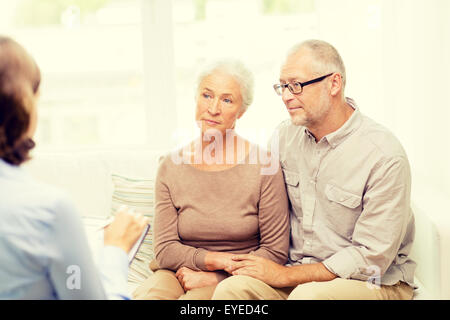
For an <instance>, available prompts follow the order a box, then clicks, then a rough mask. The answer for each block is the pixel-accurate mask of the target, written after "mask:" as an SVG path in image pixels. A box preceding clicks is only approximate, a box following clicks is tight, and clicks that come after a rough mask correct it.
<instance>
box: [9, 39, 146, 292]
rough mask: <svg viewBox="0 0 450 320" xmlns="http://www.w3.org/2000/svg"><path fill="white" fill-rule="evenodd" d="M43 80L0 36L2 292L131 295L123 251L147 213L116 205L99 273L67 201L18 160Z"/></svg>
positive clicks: (24, 155) (29, 143) (28, 143)
mask: <svg viewBox="0 0 450 320" xmlns="http://www.w3.org/2000/svg"><path fill="white" fill-rule="evenodd" d="M40 80H41V76H40V71H39V68H38V66H37V65H36V63H35V62H34V60H33V59H32V58H31V56H29V55H28V53H27V52H26V51H25V50H24V48H23V47H22V46H20V45H19V44H18V43H17V42H15V41H14V40H12V39H10V38H7V37H2V36H0V221H1V224H0V257H1V258H0V299H106V298H113V299H123V298H130V296H129V294H128V288H127V274H128V256H127V252H128V251H129V250H130V249H131V247H132V246H133V244H134V243H135V242H136V240H137V239H138V237H139V236H140V234H141V233H142V231H143V229H144V227H145V225H146V224H147V223H148V220H147V218H145V217H143V216H142V215H137V214H136V215H132V214H129V213H128V212H127V211H125V210H123V211H121V212H120V213H118V215H117V216H116V219H115V221H114V222H113V223H112V224H111V225H110V226H108V227H107V228H106V230H105V239H104V243H105V247H104V248H103V250H102V252H101V253H100V254H101V257H99V263H100V265H101V268H100V274H99V273H98V270H97V269H96V266H95V265H94V261H93V259H92V256H91V251H90V249H89V247H88V242H87V239H86V237H85V232H84V228H83V225H82V221H81V218H80V215H79V214H78V213H77V212H76V210H75V208H74V206H73V204H72V203H71V201H69V200H68V197H67V196H66V195H64V194H63V193H62V192H61V191H59V190H57V189H56V188H52V187H51V186H47V185H44V184H42V183H39V182H37V181H35V180H34V179H32V178H31V177H28V176H27V175H26V173H25V172H24V171H22V169H21V168H20V165H21V164H22V163H23V162H25V161H26V160H28V159H29V155H28V153H29V151H30V150H31V149H32V148H33V147H34V142H33V140H32V137H33V135H34V132H35V129H36V122H37V110H36V100H37V96H38V92H39V84H40Z"/></svg>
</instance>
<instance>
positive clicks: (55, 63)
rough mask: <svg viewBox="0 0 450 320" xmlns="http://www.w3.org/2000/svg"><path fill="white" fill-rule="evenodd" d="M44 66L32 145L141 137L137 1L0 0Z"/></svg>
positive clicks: (137, 140)
mask: <svg viewBox="0 0 450 320" xmlns="http://www.w3.org/2000/svg"><path fill="white" fill-rule="evenodd" d="M0 21H2V22H1V23H2V30H3V31H2V33H3V34H6V35H8V36H11V37H13V38H14V39H16V40H17V41H19V42H20V43H21V44H22V45H23V46H25V48H26V49H27V50H28V51H29V52H30V53H31V54H32V55H33V56H34V58H35V59H36V61H37V63H38V65H39V66H40V68H41V72H42V86H41V97H40V100H39V109H38V110H39V123H38V129H37V133H36V137H35V139H36V141H37V144H38V146H40V147H41V146H44V147H45V146H51V147H55V146H61V145H70V146H74V145H75V146H76V145H83V146H86V145H96V146H98V145H117V144H126V145H130V144H142V143H145V138H146V133H145V126H146V123H145V119H146V117H145V104H144V76H143V68H142V65H143V50H142V46H143V44H142V41H143V37H142V24H141V2H140V1H139V0H126V1H120V0H89V1H82V0H78V1H68V0H19V1H1V2H0Z"/></svg>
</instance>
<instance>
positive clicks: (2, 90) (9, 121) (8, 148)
mask: <svg viewBox="0 0 450 320" xmlns="http://www.w3.org/2000/svg"><path fill="white" fill-rule="evenodd" d="M40 82H41V73H40V71H39V67H38V66H37V64H36V63H35V62H34V60H33V58H32V57H31V56H30V55H29V54H28V53H27V52H26V51H25V49H24V48H23V47H22V46H21V45H20V44H18V43H17V42H16V41H14V40H12V39H11V38H8V37H4V36H0V158H1V159H3V160H4V161H6V162H8V163H10V164H13V165H20V164H21V163H23V162H24V161H26V160H28V159H30V157H29V151H30V150H31V149H32V148H33V147H34V142H33V140H31V139H30V138H28V137H25V134H26V132H27V131H28V128H29V126H30V114H31V111H32V109H33V108H34V103H35V95H36V93H37V91H38V89H39V85H40Z"/></svg>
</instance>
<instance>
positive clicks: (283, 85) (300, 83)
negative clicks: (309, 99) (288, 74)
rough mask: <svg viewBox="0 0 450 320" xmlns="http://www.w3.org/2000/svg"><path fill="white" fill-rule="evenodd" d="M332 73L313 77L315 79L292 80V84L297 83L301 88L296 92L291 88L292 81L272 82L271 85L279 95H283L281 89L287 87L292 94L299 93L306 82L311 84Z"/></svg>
mask: <svg viewBox="0 0 450 320" xmlns="http://www.w3.org/2000/svg"><path fill="white" fill-rule="evenodd" d="M332 74H334V72H332V73H329V74H327V75H324V76H321V77H318V78H315V79H312V80H309V81H306V82H299V81H296V82H294V84H299V85H300V88H301V89H300V91H298V92H295V90H294V88H293V86H292V85H293V84H292V83H285V84H281V83H277V84H274V85H273V89H274V90H275V92H276V93H277V94H278V95H279V96H281V95H283V89H284V88H288V89H289V91H290V92H291V93H292V94H300V93H302V92H303V87H305V86H307V85H308V84H313V83H316V82H319V81H322V80H323V79H325V78H326V77H329V76H331V75H332ZM278 89H280V91H278Z"/></svg>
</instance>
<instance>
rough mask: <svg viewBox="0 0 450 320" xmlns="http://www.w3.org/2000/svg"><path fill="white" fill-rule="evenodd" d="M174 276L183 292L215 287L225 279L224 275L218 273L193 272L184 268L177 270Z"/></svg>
mask: <svg viewBox="0 0 450 320" xmlns="http://www.w3.org/2000/svg"><path fill="white" fill-rule="evenodd" d="M175 276H176V277H177V279H178V282H180V284H181V286H182V287H183V289H184V291H188V290H191V289H195V288H202V287H207V286H213V285H217V284H218V283H219V282H220V281H222V280H223V279H225V278H226V277H227V276H226V275H225V274H224V273H220V272H204V271H194V270H191V269H189V268H186V267H181V268H180V269H178V271H177V272H176V273H175Z"/></svg>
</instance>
